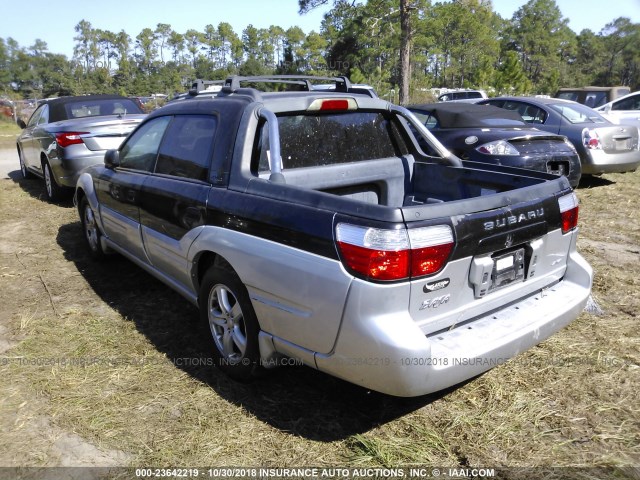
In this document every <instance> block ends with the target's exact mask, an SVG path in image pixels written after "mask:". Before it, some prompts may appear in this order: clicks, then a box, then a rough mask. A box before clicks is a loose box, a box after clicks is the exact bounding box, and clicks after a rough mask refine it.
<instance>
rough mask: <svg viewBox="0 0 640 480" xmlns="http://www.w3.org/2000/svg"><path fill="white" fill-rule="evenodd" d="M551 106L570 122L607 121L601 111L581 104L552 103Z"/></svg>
mask: <svg viewBox="0 0 640 480" xmlns="http://www.w3.org/2000/svg"><path fill="white" fill-rule="evenodd" d="M551 108H553V109H554V110H555V111H557V112H558V113H560V115H562V117H563V118H565V119H566V120H567V121H569V122H570V123H607V121H606V120H605V119H604V117H602V116H601V115H600V114H599V113H597V112H595V111H593V110H592V109H591V108H589V107H585V106H582V105H579V104H562V103H556V104H555V105H551Z"/></svg>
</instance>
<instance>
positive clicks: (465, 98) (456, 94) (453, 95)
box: [438, 90, 488, 103]
mask: <svg viewBox="0 0 640 480" xmlns="http://www.w3.org/2000/svg"><path fill="white" fill-rule="evenodd" d="M483 98H488V97H487V93H486V92H485V91H484V90H452V91H450V92H445V93H443V94H442V95H440V96H439V97H438V101H439V102H470V103H475V101H476V100H480V99H483Z"/></svg>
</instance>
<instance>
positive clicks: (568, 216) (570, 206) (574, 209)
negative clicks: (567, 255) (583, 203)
mask: <svg viewBox="0 0 640 480" xmlns="http://www.w3.org/2000/svg"><path fill="white" fill-rule="evenodd" d="M558 205H559V207H560V219H561V221H562V233H568V232H570V231H571V230H573V229H574V228H576V227H577V226H578V209H579V207H578V197H576V194H575V193H570V194H568V195H564V196H562V197H560V198H558Z"/></svg>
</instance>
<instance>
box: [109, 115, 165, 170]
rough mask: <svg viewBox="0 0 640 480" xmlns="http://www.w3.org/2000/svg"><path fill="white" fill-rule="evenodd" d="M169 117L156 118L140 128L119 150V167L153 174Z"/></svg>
mask: <svg viewBox="0 0 640 480" xmlns="http://www.w3.org/2000/svg"><path fill="white" fill-rule="evenodd" d="M170 121H171V117H158V118H154V119H153V120H150V121H149V122H147V123H145V124H144V125H143V126H142V127H140V128H139V129H138V130H137V131H136V132H135V133H134V134H133V135H132V136H131V137H129V139H128V140H127V142H126V143H125V144H124V146H123V147H122V149H121V150H120V166H121V167H122V168H130V169H132V170H141V171H145V172H153V169H154V168H155V164H156V158H157V156H158V148H159V147H160V142H161V141H162V137H163V135H164V132H165V130H166V129H167V126H168V125H169V122H170Z"/></svg>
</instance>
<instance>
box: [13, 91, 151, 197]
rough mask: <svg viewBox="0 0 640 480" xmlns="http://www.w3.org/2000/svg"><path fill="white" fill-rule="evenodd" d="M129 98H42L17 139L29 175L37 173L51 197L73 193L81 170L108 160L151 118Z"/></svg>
mask: <svg viewBox="0 0 640 480" xmlns="http://www.w3.org/2000/svg"><path fill="white" fill-rule="evenodd" d="M145 117H146V115H145V114H143V112H142V110H140V108H139V107H138V106H137V105H136V104H135V103H134V102H133V101H132V100H131V99H129V98H126V97H121V96H119V95H86V96H79V97H60V98H54V99H48V100H42V101H41V102H40V104H39V106H38V108H37V109H36V110H35V111H34V112H33V114H32V115H31V118H29V121H28V122H27V123H26V124H25V122H24V121H23V120H18V125H20V127H21V128H22V129H23V131H22V133H21V134H20V136H19V137H18V139H17V148H18V157H19V160H20V170H21V171H22V176H23V177H24V178H29V177H31V176H34V175H35V176H37V177H40V178H43V179H44V181H45V184H46V190H47V197H48V198H49V200H51V201H57V200H60V199H62V198H63V197H64V196H65V194H66V193H67V192H72V191H73V190H72V188H73V187H75V185H76V180H77V179H78V176H79V173H80V171H81V170H82V169H83V168H85V167H87V166H89V165H94V164H96V163H102V162H103V161H104V153H105V152H106V151H107V150H109V149H111V148H118V147H119V146H120V144H121V143H122V141H123V140H124V139H125V138H126V137H127V135H128V134H129V133H130V132H131V131H132V130H133V129H134V128H135V127H136V126H137V125H138V124H139V123H140V122H141V121H142V119H143V118H145Z"/></svg>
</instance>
